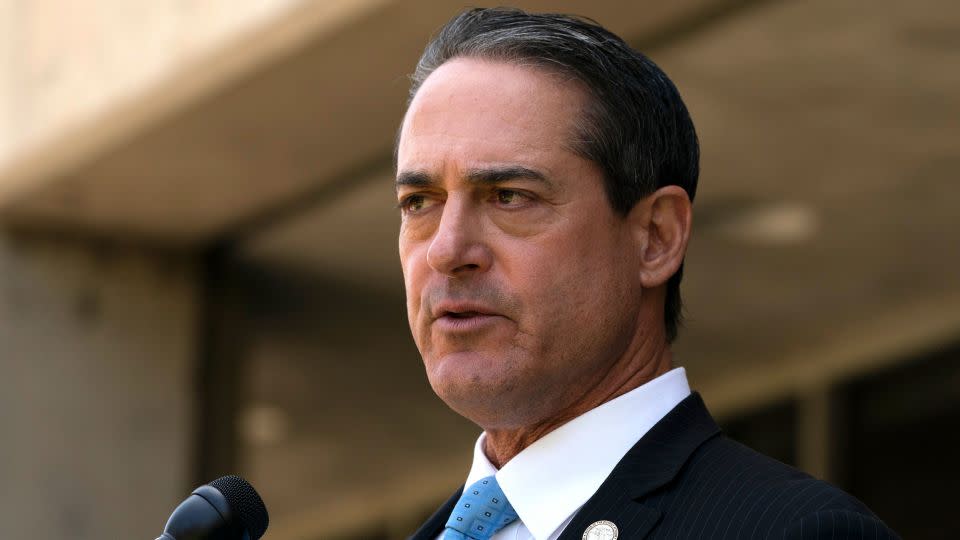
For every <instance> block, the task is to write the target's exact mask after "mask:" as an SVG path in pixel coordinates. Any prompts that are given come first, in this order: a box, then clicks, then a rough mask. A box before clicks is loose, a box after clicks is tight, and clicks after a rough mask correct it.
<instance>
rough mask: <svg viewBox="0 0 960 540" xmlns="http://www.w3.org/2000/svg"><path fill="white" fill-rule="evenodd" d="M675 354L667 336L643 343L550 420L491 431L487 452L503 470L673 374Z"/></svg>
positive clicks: (493, 462) (492, 461) (486, 439)
mask: <svg viewBox="0 0 960 540" xmlns="http://www.w3.org/2000/svg"><path fill="white" fill-rule="evenodd" d="M672 366H673V352H672V351H671V349H670V344H669V343H668V342H667V340H666V338H665V337H664V336H657V337H656V339H649V340H641V342H640V343H639V344H634V346H633V347H631V350H630V351H629V352H628V353H627V354H625V355H623V356H622V357H621V359H620V360H619V361H617V362H616V364H615V365H614V366H613V368H612V369H611V370H610V372H609V373H607V374H606V376H604V377H603V378H601V379H600V380H599V381H598V382H597V383H596V384H595V385H594V386H593V387H592V388H589V389H587V391H586V392H584V393H583V394H582V395H580V396H579V397H578V398H577V399H576V400H575V401H574V402H573V403H571V404H570V405H569V406H568V407H566V408H564V409H563V410H561V411H558V412H557V413H556V414H554V415H551V416H550V417H549V418H547V419H545V420H543V421H540V422H536V423H534V424H531V425H528V426H523V427H521V428H517V429H487V430H485V433H486V437H485V438H484V447H483V451H484V454H486V456H487V459H489V460H490V463H492V464H493V465H494V466H495V467H496V468H498V469H500V468H502V467H503V466H504V465H505V464H506V463H507V462H508V461H510V460H511V459H513V457H514V456H516V455H517V454H519V453H520V452H521V451H522V450H523V449H524V448H526V447H528V446H530V445H531V444H533V443H534V442H536V441H537V440H539V439H540V438H542V437H543V436H544V435H546V434H547V433H550V432H551V431H553V430H555V429H557V428H558V427H560V426H562V425H563V424H566V423H567V422H569V421H570V420H573V419H574V418H576V417H578V416H580V415H582V414H584V413H586V412H587V411H590V410H592V409H595V408H596V407H599V406H600V405H603V404H604V403H606V402H608V401H610V400H612V399H614V398H617V397H619V396H622V395H623V394H626V393H627V392H630V391H631V390H634V389H636V388H639V387H640V386H642V385H643V384H645V383H647V382H649V381H651V380H653V379H655V378H657V377H659V376H660V375H663V374H664V373H666V372H668V371H670V369H671V368H672Z"/></svg>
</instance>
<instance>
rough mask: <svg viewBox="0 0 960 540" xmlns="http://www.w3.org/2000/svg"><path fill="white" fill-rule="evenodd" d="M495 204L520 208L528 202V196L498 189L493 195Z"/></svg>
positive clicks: (514, 191)
mask: <svg viewBox="0 0 960 540" xmlns="http://www.w3.org/2000/svg"><path fill="white" fill-rule="evenodd" d="M494 195H495V197H496V201H497V204H501V205H503V206H521V205H523V204H524V203H526V202H528V201H529V200H530V196H529V195H526V194H524V193H522V192H519V191H516V190H513V189H498V190H497V191H496V193H495V194H494Z"/></svg>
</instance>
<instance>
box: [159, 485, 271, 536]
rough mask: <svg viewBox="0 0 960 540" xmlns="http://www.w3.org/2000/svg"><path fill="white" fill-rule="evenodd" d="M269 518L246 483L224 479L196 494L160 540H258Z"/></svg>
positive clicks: (169, 522) (179, 508)
mask: <svg viewBox="0 0 960 540" xmlns="http://www.w3.org/2000/svg"><path fill="white" fill-rule="evenodd" d="M269 521H270V518H269V517H268V516H267V507H266V506H264V504H263V499H261V498H260V495H258V494H257V490H255V489H253V486H251V485H250V484H249V483H248V482H247V481H246V480H244V479H243V478H240V477H239V476H233V475H231V476H224V477H222V478H217V479H216V480H214V481H213V482H210V483H209V484H207V485H204V486H200V487H198V488H197V489H195V490H193V493H191V494H190V496H189V497H187V498H186V499H185V500H184V501H183V502H182V503H180V505H179V506H177V508H176V509H175V510H174V511H173V513H172V514H170V519H169V520H167V525H166V527H164V529H163V535H161V536H160V538H157V540H259V538H260V537H261V536H263V533H264V532H265V531H266V530H267V524H268V523H269Z"/></svg>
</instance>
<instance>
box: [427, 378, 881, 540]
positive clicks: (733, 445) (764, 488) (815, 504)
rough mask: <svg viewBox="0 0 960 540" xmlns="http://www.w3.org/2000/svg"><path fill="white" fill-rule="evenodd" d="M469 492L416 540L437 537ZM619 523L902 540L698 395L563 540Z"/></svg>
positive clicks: (629, 539)
mask: <svg viewBox="0 0 960 540" xmlns="http://www.w3.org/2000/svg"><path fill="white" fill-rule="evenodd" d="M462 491H463V488H461V489H460V490H459V491H458V492H457V493H455V494H454V495H453V496H452V497H450V499H449V500H448V501H447V502H446V503H444V505H443V506H441V507H440V509H439V510H437V512H436V513H434V515H433V516H431V517H430V519H429V520H427V522H426V523H425V524H424V525H423V526H422V527H420V529H419V530H418V531H417V532H416V533H414V534H413V536H411V537H410V538H411V540H433V539H434V538H436V536H437V535H438V534H440V531H441V530H442V529H443V526H444V524H445V523H446V520H447V518H448V517H449V516H450V512H451V511H452V509H453V505H454V504H456V502H457V499H459V498H460V493H461V492H462ZM600 520H607V521H612V522H613V523H614V524H616V525H617V527H618V528H619V530H620V536H619V537H618V538H619V540H639V539H641V538H643V539H667V538H671V539H672V538H685V539H686V538H703V539H721V538H723V539H733V538H737V539H740V538H778V539H779V538H782V539H791V540H801V539H827V538H830V539H837V540H839V539H847V538H855V539H859V538H863V539H878V540H879V539H893V538H897V535H896V534H895V533H894V532H893V531H891V530H890V529H889V528H887V526H886V525H884V524H883V522H881V521H880V520H879V519H878V518H877V517H876V516H875V515H873V514H872V513H871V512H870V510H868V509H867V508H866V507H865V506H864V505H863V504H862V503H861V502H860V501H858V500H856V499H855V498H853V497H851V496H850V495H847V494H846V493H844V492H843V491H840V490H839V489H837V488H835V487H833V486H831V485H830V484H827V483H825V482H821V481H819V480H816V479H814V478H812V477H810V476H808V475H806V474H804V473H802V472H800V471H798V470H796V469H794V468H792V467H789V466H787V465H784V464H783V463H780V462H778V461H776V460H773V459H771V458H768V457H766V456H764V455H762V454H758V453H757V452H754V451H753V450H751V449H749V448H747V447H745V446H743V445H741V444H739V443H737V442H734V441H732V440H730V439H728V438H726V437H725V436H724V435H723V434H722V433H720V428H719V427H717V424H716V423H715V422H714V421H713V418H711V417H710V413H708V412H707V409H706V407H705V406H704V404H703V400H702V399H701V398H700V396H699V395H698V394H696V393H694V394H692V395H691V396H689V397H688V398H686V399H685V400H683V401H682V402H680V404H679V405H677V406H676V407H675V408H674V409H673V410H672V411H670V413H669V414H667V416H665V417H664V418H663V419H662V420H660V422H658V423H657V424H656V425H655V426H654V427H653V428H652V429H651V430H650V431H649V432H648V433H647V434H646V435H644V436H643V438H641V439H640V441H638V442H637V444H636V445H634V447H633V448H631V449H630V451H629V452H627V454H626V455H625V456H624V457H623V459H622V460H621V461H620V463H618V464H617V466H616V467H615V468H614V469H613V471H612V472H611V473H610V476H608V477H607V479H606V480H605V481H604V483H603V484H602V485H601V486H600V488H599V489H598V490H597V492H596V493H595V494H594V495H593V497H591V498H590V500H588V501H587V502H586V504H584V505H583V507H582V508H580V510H579V511H578V512H577V514H576V515H575V516H574V518H573V520H571V521H570V523H569V524H568V525H567V528H566V529H564V531H563V534H561V536H560V538H559V539H558V540H579V539H580V538H581V537H582V535H583V533H584V530H585V529H586V528H587V527H588V526H589V525H590V524H591V523H593V522H595V521H600Z"/></svg>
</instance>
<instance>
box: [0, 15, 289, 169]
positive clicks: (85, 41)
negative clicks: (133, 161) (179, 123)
mask: <svg viewBox="0 0 960 540" xmlns="http://www.w3.org/2000/svg"><path fill="white" fill-rule="evenodd" d="M300 2H301V0H269V1H268V0H259V1H254V2H231V1H229V0H193V1H190V2H180V1H176V0H159V1H154V2H124V1H122V0H71V1H67V2H63V1H60V0H30V1H29V2H23V1H17V0H0V36H3V37H2V38H0V164H2V163H3V162H4V161H6V160H8V159H10V158H11V157H12V156H13V155H15V154H16V153H17V151H18V150H21V149H23V148H25V147H27V146H30V145H32V144H36V143H37V142H39V141H40V140H42V139H44V138H48V137H50V136H51V135H53V134H55V133H56V132H57V131H58V130H63V129H64V128H68V127H70V126H73V125H75V124H77V123H78V122H81V121H83V120H87V119H89V118H91V117H95V116H97V115H98V114H101V113H103V112H105V111H106V109H107V108H108V107H116V106H117V105H118V104H119V103H122V102H124V101H129V100H131V99H132V98H134V97H139V95H140V94H142V93H143V92H144V91H145V90H147V89H148V88H150V87H152V86H154V85H156V84H158V83H160V82H162V81H163V80H164V79H165V78H167V77H169V76H170V75H171V74H172V73H174V72H176V71H177V70H178V69H182V68H183V67H184V66H185V65H188V64H189V63H190V62H193V61H196V60H197V59H198V58H199V57H201V56H203V55H204V54H209V53H210V52H211V51H212V50H213V49H214V48H215V46H217V45H222V42H223V41H224V40H227V39H229V38H230V37H233V36H234V35H236V34H238V33H242V32H244V31H249V30H250V29H252V28H254V27H256V26H257V25H260V24H263V23H264V22H266V21H269V20H271V19H272V18H275V17H277V16H279V15H281V14H283V13H284V12H286V10H288V9H289V8H290V7H291V6H292V5H295V4H298V3H300Z"/></svg>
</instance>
